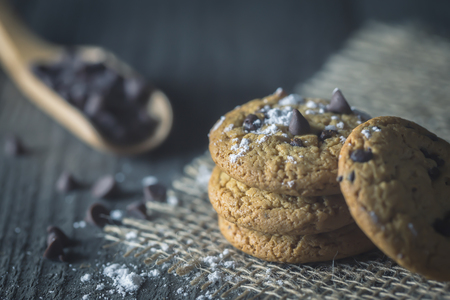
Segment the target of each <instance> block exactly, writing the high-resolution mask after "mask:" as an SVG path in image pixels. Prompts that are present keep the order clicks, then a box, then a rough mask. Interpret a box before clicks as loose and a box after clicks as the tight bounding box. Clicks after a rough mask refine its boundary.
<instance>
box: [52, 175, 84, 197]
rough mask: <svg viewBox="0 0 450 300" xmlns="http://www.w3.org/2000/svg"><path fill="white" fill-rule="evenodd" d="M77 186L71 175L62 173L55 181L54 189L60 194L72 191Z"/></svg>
mask: <svg viewBox="0 0 450 300" xmlns="http://www.w3.org/2000/svg"><path fill="white" fill-rule="evenodd" d="M78 186H79V184H78V182H77V181H76V180H75V178H73V176H72V174H70V173H69V172H67V171H65V172H63V173H62V174H61V175H60V176H59V178H58V180H57V181H56V189H57V190H58V191H59V192H61V193H67V192H70V191H73V190H75V189H76V188H78Z"/></svg>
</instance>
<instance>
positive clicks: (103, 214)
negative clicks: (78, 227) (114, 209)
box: [85, 203, 110, 227]
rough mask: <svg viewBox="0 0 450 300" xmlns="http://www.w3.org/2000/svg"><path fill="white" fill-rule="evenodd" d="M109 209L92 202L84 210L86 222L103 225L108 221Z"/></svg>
mask: <svg viewBox="0 0 450 300" xmlns="http://www.w3.org/2000/svg"><path fill="white" fill-rule="evenodd" d="M109 213H110V210H109V209H108V208H106V206H104V205H103V204H101V203H94V204H92V205H91V206H89V209H88V210H87V212H86V219H85V220H86V222H88V223H90V224H92V225H95V226H98V227H104V226H105V225H106V224H108V223H109Z"/></svg>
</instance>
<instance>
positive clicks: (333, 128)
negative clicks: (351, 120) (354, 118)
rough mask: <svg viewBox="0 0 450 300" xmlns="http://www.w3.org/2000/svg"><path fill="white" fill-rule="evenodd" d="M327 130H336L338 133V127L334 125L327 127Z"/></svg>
mask: <svg viewBox="0 0 450 300" xmlns="http://www.w3.org/2000/svg"><path fill="white" fill-rule="evenodd" d="M325 130H334V131H337V128H336V126H334V125H327V126H325Z"/></svg>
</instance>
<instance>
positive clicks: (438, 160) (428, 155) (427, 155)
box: [420, 148, 445, 167]
mask: <svg viewBox="0 0 450 300" xmlns="http://www.w3.org/2000/svg"><path fill="white" fill-rule="evenodd" d="M420 151H421V152H422V153H423V155H424V156H425V158H429V159H432V160H434V161H435V162H436V165H437V166H438V167H442V166H443V165H444V164H445V160H443V159H442V158H440V157H439V156H438V155H437V154H434V153H429V152H428V151H427V150H426V149H424V148H420Z"/></svg>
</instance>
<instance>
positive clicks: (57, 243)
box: [44, 238, 65, 261]
mask: <svg viewBox="0 0 450 300" xmlns="http://www.w3.org/2000/svg"><path fill="white" fill-rule="evenodd" d="M44 258H46V259H50V260H60V261H65V257H64V247H63V245H62V242H61V240H60V239H58V238H56V239H54V240H53V241H51V243H50V244H49V245H48V247H47V249H46V250H45V252H44Z"/></svg>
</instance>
